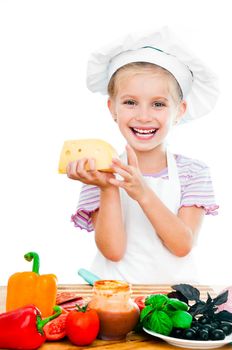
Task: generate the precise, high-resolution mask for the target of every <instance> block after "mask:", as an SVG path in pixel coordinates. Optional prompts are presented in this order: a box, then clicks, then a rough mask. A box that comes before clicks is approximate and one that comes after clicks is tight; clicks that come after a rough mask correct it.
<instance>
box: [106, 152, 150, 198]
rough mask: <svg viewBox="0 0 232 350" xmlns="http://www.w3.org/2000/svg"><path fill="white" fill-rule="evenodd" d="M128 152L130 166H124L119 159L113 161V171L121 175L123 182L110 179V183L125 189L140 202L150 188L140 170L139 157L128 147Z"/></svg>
mask: <svg viewBox="0 0 232 350" xmlns="http://www.w3.org/2000/svg"><path fill="white" fill-rule="evenodd" d="M126 150H127V157H128V165H125V164H123V163H122V162H121V161H120V160H119V159H113V161H112V168H113V170H114V171H115V173H117V174H119V175H120V176H121V177H122V178H123V180H117V179H116V178H110V179H109V182H110V183H111V184H112V185H114V186H117V187H121V188H124V190H125V191H126V192H127V193H128V195H129V196H130V197H131V198H133V199H135V200H136V201H138V202H139V201H140V199H141V198H142V197H143V196H144V194H145V193H146V191H147V189H148V187H147V185H146V183H145V182H144V180H143V177H142V174H141V172H140V170H139V166H138V160H137V156H136V154H135V152H134V150H133V148H132V147H131V146H129V145H127V146H126Z"/></svg>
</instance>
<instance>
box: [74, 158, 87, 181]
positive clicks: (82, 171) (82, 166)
mask: <svg viewBox="0 0 232 350" xmlns="http://www.w3.org/2000/svg"><path fill="white" fill-rule="evenodd" d="M87 164H88V158H82V159H80V160H79V161H78V162H77V167H76V172H77V174H79V175H80V176H81V177H85V176H86V175H87V171H86V165H87Z"/></svg>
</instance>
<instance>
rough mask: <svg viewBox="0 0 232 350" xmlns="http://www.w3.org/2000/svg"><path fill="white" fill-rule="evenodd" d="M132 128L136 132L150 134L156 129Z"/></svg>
mask: <svg viewBox="0 0 232 350" xmlns="http://www.w3.org/2000/svg"><path fill="white" fill-rule="evenodd" d="M133 130H134V131H136V132H139V133H140V134H151V133H153V132H155V131H156V129H149V130H144V129H136V128H133Z"/></svg>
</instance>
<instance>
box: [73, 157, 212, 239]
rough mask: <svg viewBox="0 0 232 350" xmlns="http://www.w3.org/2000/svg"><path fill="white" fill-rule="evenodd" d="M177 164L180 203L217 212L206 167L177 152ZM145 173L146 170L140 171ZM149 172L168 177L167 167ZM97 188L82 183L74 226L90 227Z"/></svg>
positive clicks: (95, 208) (97, 194) (98, 194)
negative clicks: (155, 171)
mask: <svg viewBox="0 0 232 350" xmlns="http://www.w3.org/2000/svg"><path fill="white" fill-rule="evenodd" d="M175 158H176V164H177V169H178V174H179V179H180V185H181V202H180V208H181V207H191V206H196V207H202V208H204V210H205V214H206V215H208V214H212V215H216V214H217V209H218V208H219V206H218V205H217V204H216V203H215V197H214V191H213V185H212V181H211V177H210V171H209V167H208V166H207V165H206V164H205V163H203V162H201V161H199V160H196V159H191V158H188V157H185V156H183V155H176V156H175ZM143 176H148V174H143ZM149 176H154V177H162V178H163V179H168V169H167V168H165V169H163V170H162V171H161V172H159V173H156V174H149ZM99 204H100V189H99V188H98V187H97V186H92V185H86V184H83V185H82V188H81V191H80V197H79V202H78V206H77V211H76V213H75V214H74V215H72V217H71V220H72V222H73V223H74V225H75V226H76V227H79V228H81V229H85V230H87V231H88V232H91V231H93V229H94V228H93V225H92V221H91V213H92V212H93V211H95V210H97V209H98V208H99Z"/></svg>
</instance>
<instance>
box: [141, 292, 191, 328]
mask: <svg viewBox="0 0 232 350" xmlns="http://www.w3.org/2000/svg"><path fill="white" fill-rule="evenodd" d="M187 310H188V305H187V304H186V303H184V302H182V301H180V300H178V299H175V298H168V297H167V296H166V295H163V294H153V295H150V296H148V297H147V298H146V299H145V308H144V309H143V310H142V311H141V313H140V322H139V325H138V327H137V330H141V329H142V327H145V328H147V329H150V330H152V331H154V332H156V333H160V334H164V335H169V334H170V333H171V331H172V329H173V327H177V328H183V329H184V328H189V327H190V326H191V323H192V316H191V315H190V314H189V313H188V312H187Z"/></svg>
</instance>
